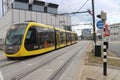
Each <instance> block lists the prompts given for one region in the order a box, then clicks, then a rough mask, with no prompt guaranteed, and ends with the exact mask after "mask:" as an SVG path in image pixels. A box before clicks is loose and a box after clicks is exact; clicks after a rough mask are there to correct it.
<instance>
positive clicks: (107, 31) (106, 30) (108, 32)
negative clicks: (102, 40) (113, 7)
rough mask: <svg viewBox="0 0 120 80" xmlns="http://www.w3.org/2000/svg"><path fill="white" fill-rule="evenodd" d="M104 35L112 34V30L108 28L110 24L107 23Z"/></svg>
mask: <svg viewBox="0 0 120 80" xmlns="http://www.w3.org/2000/svg"><path fill="white" fill-rule="evenodd" d="M104 36H110V30H109V29H108V24H105V29H104Z"/></svg>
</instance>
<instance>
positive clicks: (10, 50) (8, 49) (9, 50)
mask: <svg viewBox="0 0 120 80" xmlns="http://www.w3.org/2000/svg"><path fill="white" fill-rule="evenodd" d="M19 49H20V46H19V45H16V46H5V52H6V53H7V54H15V53H17V52H18V51H19Z"/></svg>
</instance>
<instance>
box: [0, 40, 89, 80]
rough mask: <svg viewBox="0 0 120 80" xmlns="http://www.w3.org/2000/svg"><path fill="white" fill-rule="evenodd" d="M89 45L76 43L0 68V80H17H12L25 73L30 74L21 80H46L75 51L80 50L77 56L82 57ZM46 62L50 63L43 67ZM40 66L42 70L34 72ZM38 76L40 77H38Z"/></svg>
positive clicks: (83, 42) (82, 42)
mask: <svg viewBox="0 0 120 80" xmlns="http://www.w3.org/2000/svg"><path fill="white" fill-rule="evenodd" d="M89 43H90V42H88V41H81V42H78V43H77V44H74V45H71V46H69V47H65V48H62V49H59V50H56V51H52V52H50V53H48V54H45V55H41V56H38V57H35V58H32V59H28V60H25V61H21V62H18V63H15V64H12V65H8V66H5V67H1V68H0V78H1V77H3V78H4V80H18V79H14V78H17V77H18V78H19V77H21V76H23V75H22V74H26V73H28V72H30V73H31V75H29V76H27V75H25V76H26V77H25V78H23V80H40V78H42V80H46V79H47V76H48V77H49V75H51V74H52V73H53V71H54V70H55V69H56V68H57V67H59V66H60V65H62V64H63V63H64V61H66V60H68V59H69V57H70V56H72V55H73V54H74V52H75V51H77V50H79V49H80V51H81V52H80V53H79V54H78V55H79V56H81V57H82V55H81V54H84V51H85V49H86V48H85V46H87V45H88V44H89ZM66 51H67V52H66ZM64 52H66V53H65V54H63V53H64ZM58 55H60V56H59V57H58V58H56V60H52V61H50V60H51V58H53V57H57V56H58ZM77 57H78V56H77ZM77 57H76V58H75V59H78V60H79V59H82V58H80V57H78V58H77ZM48 61H50V62H51V63H48V64H46V65H44V64H45V63H46V62H48ZM53 61H54V62H53ZM74 63H75V62H74ZM78 63H80V62H78ZM50 64H51V65H50ZM40 65H41V66H42V65H44V66H43V67H42V68H39V70H36V69H37V67H40ZM74 66H75V65H74ZM31 70H35V71H34V73H32V72H33V71H31ZM36 71H38V72H36ZM72 73H73V72H72ZM32 74H33V75H32ZM40 74H41V75H42V76H40ZM43 74H44V75H43ZM36 75H38V76H37V77H38V78H37V77H36ZM28 78H29V79H28ZM36 78H37V79H36ZM43 78H46V79H43ZM0 80H1V79H0ZM21 80H22V79H21Z"/></svg>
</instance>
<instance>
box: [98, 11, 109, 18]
mask: <svg viewBox="0 0 120 80" xmlns="http://www.w3.org/2000/svg"><path fill="white" fill-rule="evenodd" d="M97 17H98V18H101V19H102V20H106V19H107V15H106V13H105V12H104V11H101V14H100V15H97Z"/></svg>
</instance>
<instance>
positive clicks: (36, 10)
mask: <svg viewBox="0 0 120 80" xmlns="http://www.w3.org/2000/svg"><path fill="white" fill-rule="evenodd" d="M30 1H31V0H5V4H7V5H4V6H5V11H4V12H5V14H4V16H3V17H2V18H1V19H0V39H1V38H4V37H5V35H6V32H7V29H8V28H9V25H10V24H11V23H19V22H25V21H36V22H38V23H42V24H46V25H51V26H54V27H58V28H61V29H64V27H63V26H68V25H71V17H70V16H65V15H58V11H57V10H58V6H59V5H58V4H54V3H46V2H43V1H37V0H32V1H33V2H32V3H30ZM61 22H64V23H61ZM65 29H66V28H65Z"/></svg>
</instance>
